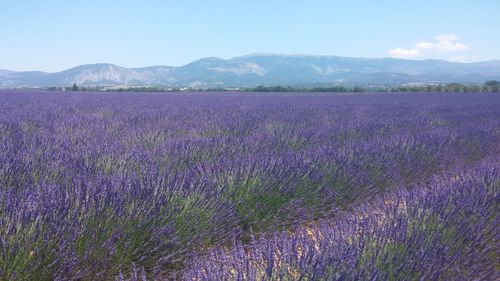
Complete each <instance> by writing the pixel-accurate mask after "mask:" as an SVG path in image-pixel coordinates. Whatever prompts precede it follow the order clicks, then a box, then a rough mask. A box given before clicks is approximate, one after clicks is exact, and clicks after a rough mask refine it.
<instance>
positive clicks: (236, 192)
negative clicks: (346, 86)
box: [0, 90, 500, 280]
mask: <svg viewBox="0 0 500 281" xmlns="http://www.w3.org/2000/svg"><path fill="white" fill-rule="evenodd" d="M499 191H500V95H498V94H494V93H483V94H479V93H468V94H465V93H439V94H437V93H436V94H432V93H430V94H397V93H396V94H357V95H353V94H351V95H342V94H340V95H334V94H313V93H280V94H276V93H255V94H251V93H168V94H166V93H157V94H151V93H149V94H148V93H136V94H125V93H120V94H118V93H117V94H103V93H62V92H44V91H7V90H5V91H0V280H498V279H499V277H500V268H499V265H500V261H499V257H500V242H499V238H500V232H499V229H500V217H499V202H500V198H499Z"/></svg>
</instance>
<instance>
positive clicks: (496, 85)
mask: <svg viewBox="0 0 500 281" xmlns="http://www.w3.org/2000/svg"><path fill="white" fill-rule="evenodd" d="M47 89H48V90H53V91H61V90H62V91H79V92H325V93H327V92H328V93H349V92H352V93H361V92H424V93H431V92H432V93H434V92H436V93H441V92H455V93H457V92H458V93H498V92H500V81H497V80H489V81H486V82H485V83H484V84H482V85H481V84H462V83H449V84H425V85H403V86H395V87H370V86H368V87H363V86H340V85H338V86H329V87H291V86H281V85H277V86H263V85H260V86H257V87H253V88H248V87H247V88H221V87H217V88H203V89H200V88H163V87H155V86H138V87H137V86H136V87H127V88H116V87H104V86H78V85H77V84H76V83H74V84H73V86H72V87H50V88H47Z"/></svg>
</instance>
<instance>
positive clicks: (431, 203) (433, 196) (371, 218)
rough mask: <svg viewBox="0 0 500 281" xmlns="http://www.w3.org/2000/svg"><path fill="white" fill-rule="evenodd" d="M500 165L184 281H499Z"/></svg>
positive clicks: (220, 259)
mask: <svg viewBox="0 0 500 281" xmlns="http://www.w3.org/2000/svg"><path fill="white" fill-rule="evenodd" d="M499 200H500V161H498V159H496V160H494V159H493V160H489V161H485V162H484V163H482V164H481V165H479V166H478V167H475V168H472V169H466V170H463V171H460V173H458V171H455V173H450V174H447V176H446V177H441V178H439V179H434V180H433V181H432V183H430V184H428V185H427V186H425V187H423V188H417V189H413V190H411V191H407V190H404V189H400V190H398V191H396V192H394V193H392V194H390V195H385V196H381V197H379V198H378V199H376V200H374V201H372V202H370V203H363V204H361V205H360V206H358V207H357V209H356V210H354V211H352V212H349V213H345V214H343V215H342V216H339V217H337V218H335V219H334V220H333V221H332V220H324V221H320V222H317V223H316V224H315V225H312V226H303V227H300V228H299V229H296V230H295V231H294V232H293V233H290V232H281V233H275V234H274V235H272V236H267V237H263V238H261V239H259V240H256V241H253V242H252V243H249V244H246V245H245V244H242V243H241V242H235V243H234V245H233V246H232V247H225V248H220V247H219V248H215V249H213V250H211V251H210V252H209V253H207V254H205V255H204V256H202V257H199V258H197V259H194V260H192V261H191V262H190V263H189V266H188V269H187V270H186V272H185V273H184V275H183V276H182V279H184V280H498V277H500V272H499V271H498V262H499V258H498V257H499V256H500V243H499V241H498V227H500V216H499V210H498V202H499Z"/></svg>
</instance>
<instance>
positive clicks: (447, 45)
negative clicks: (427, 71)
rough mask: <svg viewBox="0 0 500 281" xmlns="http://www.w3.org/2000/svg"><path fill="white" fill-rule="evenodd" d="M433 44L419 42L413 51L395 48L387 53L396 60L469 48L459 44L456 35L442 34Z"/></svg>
mask: <svg viewBox="0 0 500 281" xmlns="http://www.w3.org/2000/svg"><path fill="white" fill-rule="evenodd" d="M434 39H435V41H433V42H425V41H424V42H419V43H417V44H415V46H413V48H411V49H404V48H395V49H390V50H389V51H387V53H388V54H389V55H390V56H392V57H396V58H404V59H411V58H416V57H419V56H421V55H424V54H426V53H427V54H428V53H449V52H457V51H465V50H467V49H468V48H469V47H468V46H467V45H465V44H463V43H460V42H457V41H458V39H460V37H458V36H457V35H454V34H441V35H438V36H436V37H434Z"/></svg>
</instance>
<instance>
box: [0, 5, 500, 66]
mask: <svg viewBox="0 0 500 281" xmlns="http://www.w3.org/2000/svg"><path fill="white" fill-rule="evenodd" d="M499 27H500V1H498V0H474V1H472V0H471V1H469V0H464V1H459V0H454V1H452V0H377V1H375V0H365V1H361V0H358V1H356V0H351V1H347V0H346V1H334V0H329V1H327V0H325V1H319V0H318V1H314V0H309V1H306V0H304V1H294V0H287V1H284V0H283V1H272V0H267V1H266V0H253V1H236V0H232V1H231V0H212V1H208V0H205V1H203V0H199V1H194V0H191V1H190V0H183V1H181V0H178V1H167V0H165V1H160V0H156V1H154V0H85V1H83V0H82V1H76V0H75V1H70V0H60V1H58V0H44V1H41V0H32V1H28V0H0V69H12V70H44V71H59V70H63V69H66V68H69V67H73V66H76V65H79V64H87V63H98V62H109V63H114V64H118V65H122V66H126V67H137V66H148V65H174V66H176V65H183V64H186V63H188V62H190V61H192V60H195V59H199V58H202V57H208V56H216V57H221V58H231V57H233V56H239V55H244V54H248V53H254V52H275V53H285V54H297V53H298V54H322V55H338V56H352V57H388V56H394V57H403V58H411V59H425V58H438V59H448V60H456V61H481V60H490V59H500V29H499Z"/></svg>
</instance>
